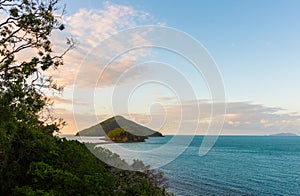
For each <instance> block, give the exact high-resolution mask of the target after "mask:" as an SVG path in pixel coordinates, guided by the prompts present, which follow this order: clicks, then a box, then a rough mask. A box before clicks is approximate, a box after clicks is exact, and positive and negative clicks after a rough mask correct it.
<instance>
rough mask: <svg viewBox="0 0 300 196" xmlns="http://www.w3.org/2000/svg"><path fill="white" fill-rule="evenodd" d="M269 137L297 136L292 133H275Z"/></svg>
mask: <svg viewBox="0 0 300 196" xmlns="http://www.w3.org/2000/svg"><path fill="white" fill-rule="evenodd" d="M270 136H298V135H296V134H294V133H276V134H271V135H270Z"/></svg>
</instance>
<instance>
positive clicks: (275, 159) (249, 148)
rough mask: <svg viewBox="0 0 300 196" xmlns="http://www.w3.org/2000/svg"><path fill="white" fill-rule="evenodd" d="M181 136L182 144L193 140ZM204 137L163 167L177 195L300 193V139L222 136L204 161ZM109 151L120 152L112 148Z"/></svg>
mask: <svg viewBox="0 0 300 196" xmlns="http://www.w3.org/2000/svg"><path fill="white" fill-rule="evenodd" d="M180 137H181V138H180V140H178V141H185V140H188V139H189V138H188V137H186V136H180ZM171 138H172V136H166V137H163V138H151V139H149V140H148V141H147V142H145V143H126V144H120V145H121V146H122V147H124V148H127V149H134V150H136V149H138V150H140V151H143V150H149V149H151V148H158V147H159V146H161V145H163V144H166V143H168V141H170V139H171ZM202 139H203V137H202V136H195V137H194V138H193V140H192V142H191V143H190V144H189V145H188V146H187V147H186V149H185V151H184V152H183V153H182V154H181V155H180V156H178V157H177V159H175V160H174V161H172V162H170V163H169V164H167V165H165V166H163V167H162V168H161V170H162V171H163V172H164V173H165V175H166V177H167V178H168V179H169V186H170V191H171V192H173V193H175V195H300V137H270V136H221V137H219V138H218V141H217V143H216V144H215V146H214V147H213V148H212V149H211V150H210V151H209V153H208V154H206V155H205V156H203V157H200V156H199V155H198V152H199V146H200V144H201V141H202ZM180 143H181V142H180ZM183 143H184V142H183ZM178 145H180V144H178ZM104 147H107V148H109V149H111V150H112V151H115V150H114V148H113V146H112V145H110V144H105V145H104ZM176 149H177V148H176V144H172V145H170V146H169V148H168V150H164V151H161V152H160V153H159V155H157V154H153V158H152V159H147V158H143V157H133V155H131V154H130V153H127V154H123V155H122V154H121V157H123V158H125V159H126V160H128V161H129V160H132V159H133V158H139V159H142V160H143V161H144V162H145V163H147V164H151V161H152V163H153V161H161V160H162V159H163V156H165V157H168V156H170V155H172V151H176ZM115 152H116V151H115Z"/></svg>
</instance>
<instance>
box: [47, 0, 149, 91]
mask: <svg viewBox="0 0 300 196" xmlns="http://www.w3.org/2000/svg"><path fill="white" fill-rule="evenodd" d="M64 21H65V24H66V30H65V32H63V33H54V34H53V37H52V40H53V43H54V44H53V45H54V46H55V51H56V52H58V53H59V52H62V51H63V50H64V49H65V45H64V42H65V41H64V40H65V37H67V36H72V37H74V38H75V39H76V40H77V42H78V45H77V47H76V48H75V49H73V50H71V51H70V52H69V53H68V54H67V55H65V57H64V66H63V67H61V68H60V69H59V70H58V71H57V70H55V71H50V72H49V74H50V75H53V76H54V78H55V79H57V81H58V83H59V84H61V85H64V86H66V87H72V85H73V84H74V82H76V86H77V87H80V88H81V87H90V88H93V87H95V86H99V85H101V86H103V87H107V86H111V85H113V84H114V82H115V81H117V79H118V78H119V77H120V75H121V74H122V73H123V72H125V71H126V70H127V69H128V68H129V67H131V66H133V65H136V64H138V63H139V61H140V60H141V58H142V57H143V56H145V55H147V54H148V52H149V51H145V50H133V51H129V52H127V53H126V54H123V55H121V56H120V57H118V58H117V59H115V60H114V61H113V62H112V63H111V64H109V66H107V67H106V68H105V67H104V66H105V64H106V62H107V60H108V59H111V57H112V56H114V55H116V54H119V53H120V52H121V51H123V50H124V49H126V48H127V46H128V43H140V44H150V43H149V41H148V40H147V39H146V38H145V37H146V34H147V32H137V33H136V34H133V35H132V36H131V37H124V38H122V39H121V40H120V39H118V40H117V39H116V40H111V41H110V42H109V45H106V46H102V47H100V46H99V43H101V42H102V41H103V40H105V39H107V38H110V37H111V36H112V35H114V34H116V33H117V32H119V31H121V30H125V29H129V28H133V27H136V26H139V25H141V24H143V25H145V24H153V23H154V20H153V18H152V17H151V16H150V14H149V13H147V12H144V11H140V10H137V9H134V8H133V7H131V6H125V5H117V4H113V3H110V2H108V1H107V2H104V3H103V9H89V10H87V9H80V10H79V11H78V12H76V13H75V14H73V15H69V16H66V17H65V18H64ZM104 68H105V69H104ZM103 71H104V72H103ZM102 72H103V73H102ZM101 73H102V74H101ZM146 73H147V72H144V74H146ZM77 76H78V77H77ZM135 76H136V77H142V76H141V74H140V73H135ZM76 77H77V80H76V81H75V79H76ZM98 79H100V80H101V82H97V81H98ZM130 80H131V77H128V81H129V82H130Z"/></svg>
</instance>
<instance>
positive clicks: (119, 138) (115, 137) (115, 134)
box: [107, 128, 148, 142]
mask: <svg viewBox="0 0 300 196" xmlns="http://www.w3.org/2000/svg"><path fill="white" fill-rule="evenodd" d="M107 137H108V138H109V139H111V140H112V141H115V142H144V141H145V139H147V138H148V137H145V136H137V135H133V134H131V133H130V132H128V131H126V130H124V129H122V128H116V129H114V130H112V131H110V132H108V133H107Z"/></svg>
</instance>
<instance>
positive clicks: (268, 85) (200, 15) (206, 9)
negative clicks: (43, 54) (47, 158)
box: [50, 0, 300, 135]
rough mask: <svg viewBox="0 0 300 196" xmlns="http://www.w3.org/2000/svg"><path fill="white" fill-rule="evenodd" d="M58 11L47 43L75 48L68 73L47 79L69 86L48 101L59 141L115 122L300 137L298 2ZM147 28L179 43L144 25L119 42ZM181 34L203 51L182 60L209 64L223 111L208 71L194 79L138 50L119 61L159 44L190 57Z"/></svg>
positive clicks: (157, 52) (113, 5)
mask: <svg viewBox="0 0 300 196" xmlns="http://www.w3.org/2000/svg"><path fill="white" fill-rule="evenodd" d="M61 3H62V4H64V3H65V4H66V14H65V16H64V18H63V20H64V22H65V24H66V30H65V32H64V33H54V34H53V42H54V45H55V49H56V51H61V50H62V48H63V47H64V45H63V43H64V41H63V40H64V39H65V37H66V36H72V37H73V38H75V39H76V40H77V42H78V45H77V47H76V48H75V49H74V50H73V51H71V52H70V53H68V54H67V55H66V56H65V65H64V67H62V68H61V69H60V70H59V71H53V72H51V73H50V74H53V75H54V77H55V78H56V79H57V80H58V82H59V83H60V84H62V85H64V86H65V91H64V93H63V94H62V95H60V96H54V97H52V98H53V100H54V102H55V105H54V111H55V114H56V115H58V116H59V117H62V118H64V119H65V120H66V121H67V123H68V125H67V126H66V127H65V128H64V129H63V130H62V133H64V134H72V133H76V132H77V131H79V130H81V129H83V128H86V127H89V126H91V125H93V124H96V123H98V122H99V121H101V120H104V119H106V118H108V117H110V116H113V115H119V114H121V115H124V116H126V117H128V118H129V119H132V120H135V121H137V122H139V123H142V124H144V125H146V126H149V127H150V128H154V129H156V130H160V131H162V132H163V133H164V134H176V133H177V134H195V133H196V134H224V135H268V134H272V133H279V132H293V133H296V134H300V115H299V113H300V104H299V100H300V86H299V84H300V77H299V75H300V58H299V56H300V55H299V53H300V39H299V35H300V22H299V18H300V12H299V8H300V2H299V1H292V0H288V1H283V0H275V1H274V0H273V1H269V0H264V1H259V0H252V1H250V0H247V1H238V0H227V1H216V0H206V1H202V0H190V1H188V2H187V1H182V0H177V1H174V0H173V1H171V0H164V1H157V0H153V1H147V0H130V1H129V0H122V1H121V0H120V1H99V0H98V1H96V0H88V1H79V0H72V1H71V0H63V1H62V2H61ZM144 25H156V26H158V27H170V28H172V30H174V32H175V31H177V32H178V36H179V37H178V39H176V38H175V39H172V40H168V42H167V41H165V40H160V38H161V39H162V37H164V36H163V34H161V35H159V33H157V34H155V33H153V32H155V30H153V29H150V28H149V26H148V29H147V28H146V29H144V31H143V30H140V31H135V32H134V34H132V35H128V36H127V37H125V36H124V37H122V38H120V37H119V38H118V36H115V35H119V34H118V32H120V31H125V30H127V29H132V28H135V27H141V26H144ZM180 32H181V33H180ZM175 34H176V32H175V33H174V34H172V35H171V34H170V36H169V39H171V38H172V37H173V35H175ZM183 34H185V35H186V36H187V37H192V38H193V39H194V40H196V42H197V43H200V44H201V46H203V49H205V51H202V50H201V51H189V52H188V53H187V54H185V55H186V56H196V57H197V55H198V52H199V55H198V57H199V56H200V55H201V54H203V58H208V57H211V59H210V61H209V62H210V63H208V64H206V66H210V67H214V66H215V67H216V70H217V72H218V73H217V76H216V78H215V80H216V81H219V80H220V81H221V82H222V85H223V86H224V95H225V97H224V100H217V102H222V103H216V104H214V101H216V100H214V99H213V94H214V93H213V92H212V91H213V90H214V89H213V88H211V86H210V85H211V84H210V83H211V81H210V80H209V79H207V75H205V70H200V72H198V71H197V70H196V69H195V67H194V65H193V63H192V62H190V61H189V60H188V59H187V58H184V56H180V55H178V53H176V51H175V52H174V51H172V50H167V49H164V48H155V47H143V48H139V49H134V50H130V51H127V52H125V53H122V52H124V51H126V50H127V49H128V47H129V46H131V45H133V46H134V45H143V44H144V45H153V44H154V43H156V42H157V44H159V43H168V44H170V45H172V44H173V45H174V47H175V45H178V46H182V47H181V48H180V47H179V48H177V49H178V50H181V49H182V51H183V50H184V49H186V51H188V48H189V47H191V48H192V46H191V45H187V41H186V39H185V38H186V37H185V36H183ZM122 35H124V33H123V34H122ZM114 36H115V37H114ZM180 36H181V37H180ZM116 37H117V39H116ZM167 39H168V38H167ZM187 39H188V38H187ZM107 40H108V41H107ZM205 52H206V53H205ZM200 53H201V54H200ZM115 55H119V56H117V57H116V58H115V59H113V62H111V63H110V64H109V65H108V66H107V67H105V63H107V62H109V61H110V60H112V58H113V57H115ZM201 57H202V56H201ZM203 73H204V75H203ZM219 76H220V77H219ZM223 86H220V89H222V88H223ZM221 91H222V90H221ZM220 94H222V93H220ZM212 106H213V109H212ZM224 106H226V112H225V110H224V108H223V107H224ZM214 111H215V112H216V113H214V115H212V112H214ZM223 122H224V123H223ZM211 123H212V124H211ZM213 125H215V126H213ZM221 125H223V126H221ZM208 127H212V128H211V129H215V130H208Z"/></svg>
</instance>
